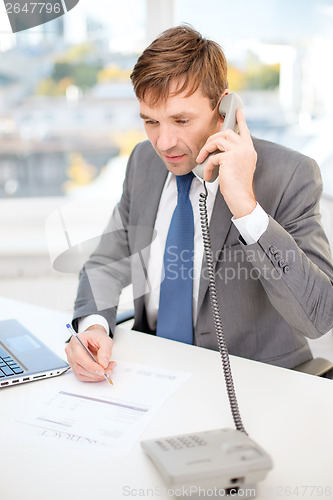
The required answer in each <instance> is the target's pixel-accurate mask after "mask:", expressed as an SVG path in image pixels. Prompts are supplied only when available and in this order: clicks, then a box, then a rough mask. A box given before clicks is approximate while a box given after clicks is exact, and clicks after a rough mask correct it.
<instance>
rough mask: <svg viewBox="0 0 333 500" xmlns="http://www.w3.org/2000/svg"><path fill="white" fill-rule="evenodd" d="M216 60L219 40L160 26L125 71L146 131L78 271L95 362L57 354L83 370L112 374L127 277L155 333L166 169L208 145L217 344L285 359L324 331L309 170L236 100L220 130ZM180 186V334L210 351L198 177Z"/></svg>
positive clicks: (325, 263)
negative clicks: (184, 245) (186, 292)
mask: <svg viewBox="0 0 333 500" xmlns="http://www.w3.org/2000/svg"><path fill="white" fill-rule="evenodd" d="M226 68H227V66H226V61H225V57H224V54H223V52H222V50H221V48H220V47H219V45H218V44H216V43H215V42H213V41H211V40H205V39H204V38H202V36H201V35H200V34H199V33H198V32H196V31H195V30H193V29H192V28H190V27H187V26H179V27H176V28H172V29H170V30H168V31H166V32H165V33H163V34H162V35H161V36H160V37H158V38H157V39H156V40H155V41H154V42H153V43H152V44H151V45H150V46H149V47H148V48H147V49H146V50H145V51H144V52H143V54H142V55H141V56H140V58H139V59H138V62H137V64H136V65H135V67H134V70H133V72H132V75H131V79H132V83H133V85H134V90H135V92H136V95H137V97H138V100H139V103H140V115H141V117H142V119H143V121H144V126H145V130H146V133H147V136H148V139H149V141H146V142H144V143H142V144H139V145H138V146H136V148H135V149H134V151H133V153H132V155H131V157H130V159H129V162H128V167H127V173H126V178H125V182H124V189H123V195H122V198H121V201H120V203H119V205H118V206H117V207H116V209H115V211H114V213H113V215H112V217H111V219H110V221H109V224H108V226H107V228H106V230H105V233H104V234H103V236H102V238H101V241H100V244H99V246H98V247H97V249H96V251H95V252H94V253H93V254H92V255H91V257H90V259H89V261H88V262H87V263H86V265H85V266H84V268H83V270H82V272H81V275H80V282H79V289H78V295H77V299H76V304H75V313H74V320H73V325H74V327H75V328H76V329H78V330H79V331H80V332H82V333H81V335H80V337H81V339H82V340H83V341H84V342H85V344H86V345H87V346H88V347H89V348H90V349H91V350H92V351H93V352H94V353H95V355H96V356H97V361H98V363H93V362H92V361H91V360H90V359H89V357H88V356H87V355H86V353H85V352H84V351H83V349H82V348H80V345H79V344H78V343H76V342H73V341H70V342H69V344H68V346H67V348H66V352H67V357H68V361H69V363H70V365H71V366H72V368H73V370H74V372H75V373H76V375H77V377H78V378H80V379H81V380H85V381H97V380H102V379H103V378H104V377H103V375H104V372H105V373H107V374H111V372H112V369H113V366H114V363H113V362H112V361H111V362H110V358H111V354H112V345H113V344H112V342H113V341H112V336H113V332H114V329H115V322H116V310H117V304H118V298H119V295H120V292H121V290H122V288H123V287H125V286H127V285H128V284H129V283H131V282H132V284H133V293H134V303H135V324H134V329H136V330H140V331H142V332H147V333H151V334H155V333H156V324H158V320H159V318H158V315H159V311H160V310H161V304H160V303H159V300H160V284H161V282H163V272H162V268H163V254H164V251H167V248H166V241H167V237H168V228H169V226H170V225H171V223H170V221H171V219H172V214H173V212H174V209H175V207H176V204H177V187H176V184H178V180H177V182H176V178H177V177H179V176H186V175H187V174H189V173H190V172H191V171H192V170H193V168H194V167H195V165H196V164H197V163H201V162H203V161H204V160H205V158H206V157H207V156H208V154H209V153H212V152H215V151H217V154H214V155H212V156H210V157H209V160H208V163H207V166H206V169H205V180H209V178H210V175H211V172H212V170H213V168H214V167H215V166H216V165H219V177H218V178H217V180H216V181H215V182H213V183H211V184H207V187H208V193H209V194H208V199H207V206H208V217H209V220H210V233H211V239H212V252H213V259H214V270H215V278H216V284H217V292H218V293H217V295H218V299H219V303H220V304H219V305H220V310H221V315H222V321H223V327H224V333H225V337H226V343H227V346H228V349H229V352H230V353H231V354H235V355H239V356H243V357H247V358H250V359H255V360H258V361H263V362H267V363H271V364H276V365H280V366H284V367H287V368H293V367H295V366H297V365H298V364H300V363H302V362H305V361H307V360H309V359H311V353H310V351H309V348H308V346H307V342H306V339H305V337H309V338H316V337H319V336H320V335H322V334H324V333H326V332H327V331H328V330H329V329H330V328H332V324H333V265H332V260H331V256H330V249H329V245H328V241H327V238H326V236H325V234H324V231H323V228H322V226H321V222H320V214H319V207H318V204H319V199H320V196H321V190H322V184H321V179H320V173H319V169H318V166H317V165H316V163H315V162H314V161H313V160H311V159H310V158H307V157H305V156H303V155H301V154H300V153H297V152H295V151H292V150H289V149H286V148H283V147H281V146H278V145H276V144H273V143H269V142H266V141H263V140H258V139H252V138H251V136H250V133H249V130H248V128H247V125H246V122H245V119H244V115H243V113H242V111H241V110H238V111H237V115H236V116H237V123H238V127H239V134H236V133H235V132H233V131H231V130H222V125H223V118H222V117H221V116H220V115H219V113H218V105H219V102H220V100H221V98H223V96H224V95H226V94H227V93H228V89H227V69H226ZM191 182H192V183H191V187H190V191H189V198H190V201H191V205H192V208H193V217H194V247H193V251H191V255H187V254H186V253H184V252H183V253H182V258H183V259H184V262H185V260H188V259H190V260H191V263H192V264H191V265H192V267H191V271H192V275H191V279H192V281H193V291H192V292H191V293H192V305H191V307H192V308H193V312H192V318H193V332H192V333H191V336H192V335H193V340H192V341H193V343H194V344H196V345H198V346H203V347H208V348H211V349H217V341H216V335H215V329H214V324H213V316H212V309H211V305H210V299H209V291H208V279H207V272H206V271H207V265H206V261H205V258H204V256H203V247H202V236H201V229H200V223H199V208H198V199H199V195H200V192H202V191H203V186H202V181H201V180H200V179H198V178H196V177H194V178H193V180H191ZM182 299H183V297H176V300H177V301H178V302H179V301H182ZM174 310H176V307H175V308H174ZM174 310H173V307H171V306H170V312H169V314H170V317H171V316H172V315H173V314H179V313H174ZM177 321H178V318H177V317H176V322H175V324H176V325H177ZM179 321H181V317H179ZM191 328H192V326H191ZM176 333H177V332H176ZM170 338H175V337H170ZM176 338H177V337H176Z"/></svg>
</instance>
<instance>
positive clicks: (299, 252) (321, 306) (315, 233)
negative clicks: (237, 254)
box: [244, 157, 333, 338]
mask: <svg viewBox="0 0 333 500" xmlns="http://www.w3.org/2000/svg"><path fill="white" fill-rule="evenodd" d="M321 192H322V182H321V177H320V172H319V168H318V166H317V164H316V163H315V162H314V161H313V160H311V159H310V158H307V157H302V158H301V160H300V162H299V164H298V165H297V167H296V169H295V170H294V172H293V175H292V177H291V179H290V181H289V182H288V183H287V185H286V187H285V189H284V192H283V193H282V197H281V199H280V203H279V204H278V207H277V210H276V213H275V214H274V218H273V217H270V218H269V224H268V227H267V230H266V231H265V232H264V234H263V235H262V236H261V237H260V238H259V240H258V242H257V243H254V244H252V245H244V251H245V253H246V258H247V259H248V260H250V261H251V263H252V265H253V267H255V268H256V270H257V273H258V276H259V279H260V281H261V283H262V286H263V287H264V289H265V291H266V293H267V295H268V297H269V300H270V302H271V303H272V305H273V306H274V307H275V308H276V309H277V310H278V312H279V313H280V314H281V315H282V316H283V317H284V318H285V319H286V321H287V322H288V323H289V324H290V325H292V326H293V327H294V328H296V329H297V330H299V331H300V332H302V333H303V334H304V335H305V336H307V337H309V338H317V337H319V336H320V335H322V334H324V333H326V332H327V331H328V330H329V329H330V328H332V326H333V264H332V259H331V255H330V248H329V244H328V241H327V238H326V235H325V233H324V230H323V228H322V225H321V221H320V219H321V216H320V213H319V200H320V196H321Z"/></svg>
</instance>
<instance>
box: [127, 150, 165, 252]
mask: <svg viewBox="0 0 333 500" xmlns="http://www.w3.org/2000/svg"><path fill="white" fill-rule="evenodd" d="M167 175H168V170H167V168H166V166H165V165H164V163H163V162H162V160H160V158H158V157H157V159H156V162H154V164H153V165H151V166H150V167H149V166H147V168H146V169H145V172H144V174H143V176H142V181H141V182H140V186H139V189H140V200H139V201H138V204H139V205H140V206H139V207H138V208H137V215H136V217H135V219H136V224H135V225H136V227H137V234H136V237H135V250H136V251H138V250H142V249H143V248H145V247H147V246H148V245H149V246H150V243H151V242H152V240H153V230H154V225H155V219H156V214H157V209H158V205H159V202H160V198H161V194H162V190H163V187H164V183H165V180H166V178H167Z"/></svg>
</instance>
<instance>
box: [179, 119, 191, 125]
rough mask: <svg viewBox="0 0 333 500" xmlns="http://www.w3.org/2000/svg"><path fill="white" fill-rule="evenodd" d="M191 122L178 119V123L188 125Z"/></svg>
mask: <svg viewBox="0 0 333 500" xmlns="http://www.w3.org/2000/svg"><path fill="white" fill-rule="evenodd" d="M188 122H189V120H177V123H179V125H187V124H188Z"/></svg>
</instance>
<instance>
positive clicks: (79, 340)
mask: <svg viewBox="0 0 333 500" xmlns="http://www.w3.org/2000/svg"><path fill="white" fill-rule="evenodd" d="M66 327H67V329H68V330H69V331H70V332H71V334H72V335H73V336H74V337H75V338H76V340H77V341H78V342H80V344H81V345H82V347H83V349H84V350H85V351H86V353H87V354H88V355H89V356H90V357H91V359H92V360H93V361H94V362H95V363H97V361H96V359H95V358H94V356H93V355H92V354H91V352H90V351H89V349H88V348H87V347H86V346H85V345H84V343H83V342H82V340H81V339H80V337H79V336H78V334H77V333H76V331H75V330H74V328H72V327H71V325H70V324H69V323H67V325H66ZM104 378H105V380H107V381H108V382H110V384H112V385H113V382H112V380H111V378H110V377H109V375H107V374H106V373H104Z"/></svg>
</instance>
